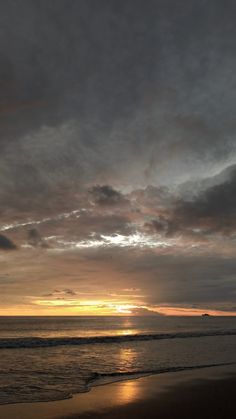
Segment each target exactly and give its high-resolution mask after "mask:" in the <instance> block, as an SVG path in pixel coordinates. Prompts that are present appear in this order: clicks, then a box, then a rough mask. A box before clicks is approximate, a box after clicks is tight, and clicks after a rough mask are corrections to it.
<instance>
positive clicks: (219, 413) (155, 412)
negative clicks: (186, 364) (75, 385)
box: [0, 365, 236, 419]
mask: <svg viewBox="0 0 236 419" xmlns="http://www.w3.org/2000/svg"><path fill="white" fill-rule="evenodd" d="M98 384H99V383H98ZM235 390H236V367H235V366H234V365H231V366H224V367H212V368H206V369H196V370H192V371H180V372H175V373H165V374H156V375H152V376H147V377H142V378H139V379H132V380H126V381H120V382H115V383H111V384H107V385H97V386H94V387H93V388H92V389H91V391H90V392H87V393H81V394H78V395H75V396H74V397H73V398H71V399H68V400H62V401H56V402H47V403H19V404H11V405H4V406H0V417H1V418H4V419H5V418H8V419H13V418H14V419H15V418H17V419H77V418H79V419H86V418H87V419H88V418H91V419H92V418H98V419H102V418H104V419H126V418H127V419H128V418H140V419H142V418H158V419H162V418H163V419H164V418H165V419H170V418H171V419H177V418H208V419H210V418H216V419H217V418H222V419H223V418H224V419H225V418H227V419H229V418H235V417H236V407H235V401H234V397H235Z"/></svg>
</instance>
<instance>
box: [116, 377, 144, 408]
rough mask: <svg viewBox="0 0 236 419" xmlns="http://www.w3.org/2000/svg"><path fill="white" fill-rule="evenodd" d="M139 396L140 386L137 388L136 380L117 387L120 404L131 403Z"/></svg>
mask: <svg viewBox="0 0 236 419" xmlns="http://www.w3.org/2000/svg"><path fill="white" fill-rule="evenodd" d="M139 395H140V386H138V383H137V380H133V381H124V382H123V383H122V386H120V387H119V394H118V396H119V399H120V403H121V404H124V403H131V402H134V401H135V400H137V399H138V397H139Z"/></svg>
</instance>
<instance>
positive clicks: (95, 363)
mask: <svg viewBox="0 0 236 419" xmlns="http://www.w3.org/2000/svg"><path fill="white" fill-rule="evenodd" d="M231 363H232V364H233V363H236V317H164V316H163V317H162V316H160V317H159V316H155V317H152V316H150V317H149V316H146V317H117V316H116V317H0V404H7V403H20V402H33V401H51V400H61V399H65V398H69V397H72V395H73V394H75V393H80V392H85V391H89V390H90V388H91V386H93V385H96V384H98V383H109V382H112V381H116V380H123V379H128V378H133V377H139V376H143V375H149V374H158V373H159V374H161V373H166V372H171V371H172V372H175V371H179V370H185V369H186V370H187V369H195V368H205V367H209V366H211V367H214V366H216V365H223V364H231Z"/></svg>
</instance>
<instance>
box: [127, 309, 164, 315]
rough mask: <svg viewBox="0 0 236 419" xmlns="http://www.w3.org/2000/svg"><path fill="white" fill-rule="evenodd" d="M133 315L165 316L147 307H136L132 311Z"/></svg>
mask: <svg viewBox="0 0 236 419" xmlns="http://www.w3.org/2000/svg"><path fill="white" fill-rule="evenodd" d="M131 311H132V315H134V316H163V314H161V313H159V312H158V311H154V310H151V309H149V308H145V307H135V308H132V309H131Z"/></svg>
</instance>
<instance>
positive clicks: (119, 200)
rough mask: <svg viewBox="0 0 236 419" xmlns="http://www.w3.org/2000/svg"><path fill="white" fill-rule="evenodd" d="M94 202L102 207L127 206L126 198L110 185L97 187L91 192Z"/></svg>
mask: <svg viewBox="0 0 236 419" xmlns="http://www.w3.org/2000/svg"><path fill="white" fill-rule="evenodd" d="M89 194H90V196H91V198H92V202H93V203H95V204H97V205H101V206H110V205H111V206H112V205H121V204H125V203H126V202H127V201H126V199H125V198H124V196H123V195H122V194H121V193H120V192H119V191H117V190H116V189H114V188H113V187H112V186H110V185H102V186H100V185H96V186H93V187H92V188H91V189H90V190H89Z"/></svg>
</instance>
